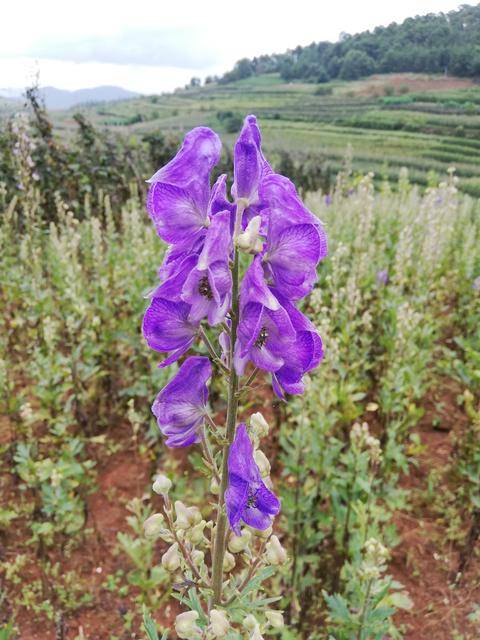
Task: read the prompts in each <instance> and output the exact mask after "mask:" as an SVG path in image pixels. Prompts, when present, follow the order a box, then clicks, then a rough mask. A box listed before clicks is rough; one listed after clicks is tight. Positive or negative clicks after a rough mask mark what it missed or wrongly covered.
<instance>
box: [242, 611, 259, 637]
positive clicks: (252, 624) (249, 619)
mask: <svg viewBox="0 0 480 640" xmlns="http://www.w3.org/2000/svg"><path fill="white" fill-rule="evenodd" d="M243 626H244V627H245V629H246V630H247V631H250V633H251V632H252V631H254V630H255V629H256V628H257V627H258V622H257V619H256V618H255V616H254V615H252V614H251V613H249V614H248V616H246V618H245V619H244V621H243Z"/></svg>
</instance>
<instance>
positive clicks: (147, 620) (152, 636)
mask: <svg viewBox="0 0 480 640" xmlns="http://www.w3.org/2000/svg"><path fill="white" fill-rule="evenodd" d="M143 628H144V629H145V632H146V634H147V638H148V640H160V639H159V637H158V633H157V625H156V624H155V621H154V620H153V618H152V616H151V615H150V612H149V611H148V609H147V607H146V606H145V605H144V606H143ZM166 633H167V632H165V633H164V635H163V637H162V640H166V638H167V635H166Z"/></svg>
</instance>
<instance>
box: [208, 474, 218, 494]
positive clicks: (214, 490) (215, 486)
mask: <svg viewBox="0 0 480 640" xmlns="http://www.w3.org/2000/svg"><path fill="white" fill-rule="evenodd" d="M210 491H211V492H212V493H213V495H214V496H218V494H219V493H220V485H219V484H218V480H217V479H216V478H215V477H213V478H212V480H211V482H210Z"/></svg>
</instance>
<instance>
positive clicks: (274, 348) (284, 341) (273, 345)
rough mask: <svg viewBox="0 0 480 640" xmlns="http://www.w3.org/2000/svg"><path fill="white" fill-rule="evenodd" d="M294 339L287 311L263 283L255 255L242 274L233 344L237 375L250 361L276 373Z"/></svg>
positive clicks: (292, 346) (259, 265)
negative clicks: (237, 319)
mask: <svg viewBox="0 0 480 640" xmlns="http://www.w3.org/2000/svg"><path fill="white" fill-rule="evenodd" d="M295 338H296V332H295V329H294V328H293V325H292V323H291V321H290V318H289V316H288V314H287V312H286V311H285V309H283V307H282V306H281V305H280V303H279V302H278V300H277V298H276V297H275V296H274V295H273V293H272V292H271V291H270V289H269V288H268V287H267V285H266V283H265V280H264V277H263V271H262V267H261V262H260V256H257V257H255V259H254V260H253V262H252V264H251V265H250V267H249V268H248V269H247V272H246V273H245V277H244V279H243V282H242V288H241V293H240V322H239V325H238V333H237V342H236V344H235V368H236V370H237V372H238V373H239V374H242V373H243V372H244V370H245V366H246V364H247V362H248V361H249V360H251V361H252V362H253V363H254V365H255V366H256V367H258V368H259V369H263V370H264V371H270V372H273V371H278V369H280V368H281V367H282V366H283V365H284V364H285V361H286V358H287V357H288V355H289V352H290V351H291V349H293V348H294V343H295Z"/></svg>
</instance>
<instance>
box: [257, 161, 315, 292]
mask: <svg viewBox="0 0 480 640" xmlns="http://www.w3.org/2000/svg"><path fill="white" fill-rule="evenodd" d="M261 191H262V197H263V198H264V200H265V201H266V202H268V209H266V210H265V211H264V215H268V231H267V238H266V249H265V253H264V255H263V265H264V269H265V275H266V277H267V280H268V281H269V282H270V283H271V284H273V285H274V286H275V287H276V288H277V289H278V290H279V291H280V292H281V293H283V294H284V295H285V296H287V297H288V298H289V299H290V300H300V299H301V298H303V297H304V296H306V295H308V294H309V293H310V292H311V290H312V289H313V285H314V284H315V282H316V279H317V265H318V263H319V262H320V260H323V258H325V257H326V255H327V237H326V234H325V231H324V229H323V226H322V224H321V223H320V221H319V220H318V218H316V217H315V216H314V215H313V213H311V212H310V211H309V210H308V209H307V208H306V207H305V205H304V204H303V203H302V201H301V200H300V198H299V196H298V194H297V191H296V189H295V186H294V185H293V183H292V182H290V180H288V178H285V177H283V176H279V175H276V174H273V175H269V176H267V177H266V178H265V180H264V181H263V183H262V190H261Z"/></svg>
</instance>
